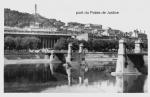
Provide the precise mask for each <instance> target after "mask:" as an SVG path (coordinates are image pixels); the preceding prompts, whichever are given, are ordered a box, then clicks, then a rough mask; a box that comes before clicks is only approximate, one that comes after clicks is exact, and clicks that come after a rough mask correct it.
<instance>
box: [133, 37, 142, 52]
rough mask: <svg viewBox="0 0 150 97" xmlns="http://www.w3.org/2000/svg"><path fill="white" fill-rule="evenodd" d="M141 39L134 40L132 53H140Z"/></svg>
mask: <svg viewBox="0 0 150 97" xmlns="http://www.w3.org/2000/svg"><path fill="white" fill-rule="evenodd" d="M140 44H141V40H140V39H138V40H136V41H135V49H134V53H140V52H141V46H140Z"/></svg>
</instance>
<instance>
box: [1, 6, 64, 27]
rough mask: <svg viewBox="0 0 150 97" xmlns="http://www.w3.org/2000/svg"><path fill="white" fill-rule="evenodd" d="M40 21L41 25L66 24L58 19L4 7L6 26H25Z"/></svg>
mask: <svg viewBox="0 0 150 97" xmlns="http://www.w3.org/2000/svg"><path fill="white" fill-rule="evenodd" d="M35 21H36V22H39V23H40V27H49V26H51V27H57V28H59V27H61V26H63V25H65V23H64V22H61V21H58V20H56V19H48V18H45V17H43V16H41V15H39V14H36V15H35V14H29V13H22V12H18V11H15V10H11V9H8V8H5V9H4V26H11V27H14V26H15V27H25V26H29V25H30V24H31V23H33V22H35Z"/></svg>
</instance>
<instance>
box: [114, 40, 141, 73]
mask: <svg viewBox="0 0 150 97" xmlns="http://www.w3.org/2000/svg"><path fill="white" fill-rule="evenodd" d="M127 58H128V57H127V55H126V52H125V40H124V39H121V40H119V50H118V59H117V64H116V71H115V72H112V73H111V74H112V75H133V74H134V75H139V74H141V73H140V72H138V70H137V68H135V66H134V65H135V64H133V63H132V62H130V61H129V62H128V63H127Z"/></svg>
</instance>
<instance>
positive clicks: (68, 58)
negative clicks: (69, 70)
mask: <svg viewBox="0 0 150 97" xmlns="http://www.w3.org/2000/svg"><path fill="white" fill-rule="evenodd" d="M71 53H72V43H69V44H68V54H67V57H66V62H69V63H70V62H71Z"/></svg>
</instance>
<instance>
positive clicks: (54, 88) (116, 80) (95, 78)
mask: <svg viewBox="0 0 150 97" xmlns="http://www.w3.org/2000/svg"><path fill="white" fill-rule="evenodd" d="M41 66H44V65H39V67H41ZM10 68H11V69H13V68H12V67H10ZM10 68H5V70H4V71H5V83H4V84H5V85H4V86H5V90H4V91H9V92H12V91H13V92H48V93H50V92H62V93H63V92H75V93H76V92H77V93H82V92H85V93H87V92H90V93H91V92H97V93H104V92H108V93H116V92H117V93H118V92H119V93H143V92H147V91H148V89H147V76H146V75H124V76H111V74H110V73H109V72H106V71H100V70H89V71H88V72H86V73H85V77H84V78H85V79H84V83H83V84H79V82H78V78H74V83H73V85H72V86H68V85H67V77H66V75H64V74H62V73H60V70H59V74H61V75H59V74H57V76H55V78H56V80H54V81H50V80H47V78H50V77H49V74H50V72H45V71H43V70H39V69H38V71H37V70H35V72H33V71H34V69H35V66H34V65H30V66H29V67H27V66H26V65H22V66H19V67H17V66H16V67H14V68H15V69H14V70H13V71H15V72H14V74H13V73H12V72H11V71H12V70H10ZM23 68H24V69H23ZM25 68H26V69H25ZM41 68H47V69H48V70H49V67H48V65H46V66H44V67H41ZM61 68H62V67H61ZM7 69H8V70H7ZM16 69H17V70H19V71H18V72H17V71H16ZM32 69H33V70H32ZM26 70H27V71H32V72H31V73H30V72H27V71H26ZM7 71H9V72H7ZM20 71H21V72H20ZM19 72H20V73H19ZM7 73H9V74H8V75H9V76H12V77H11V78H10V77H9V79H8V82H7V80H6V79H7V77H8V76H6V75H7ZM15 74H17V77H16V76H14V75H15ZM28 75H30V76H29V78H28ZM62 75H63V76H64V77H62ZM14 77H16V79H15V80H10V79H12V78H14ZM23 77H24V78H23ZM19 78H20V79H19ZM39 78H40V79H39ZM45 78H46V79H45ZM58 78H59V80H58ZM60 79H61V80H60ZM33 80H34V82H33ZM38 80H39V81H40V80H42V81H40V82H39V83H37V84H36V85H35V86H34V84H35V83H36V82H38ZM9 81H11V85H10V84H9ZM28 84H32V87H31V86H28ZM43 84H44V85H43ZM17 85H18V86H20V87H19V88H16V86H17ZM11 86H12V87H11Z"/></svg>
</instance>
